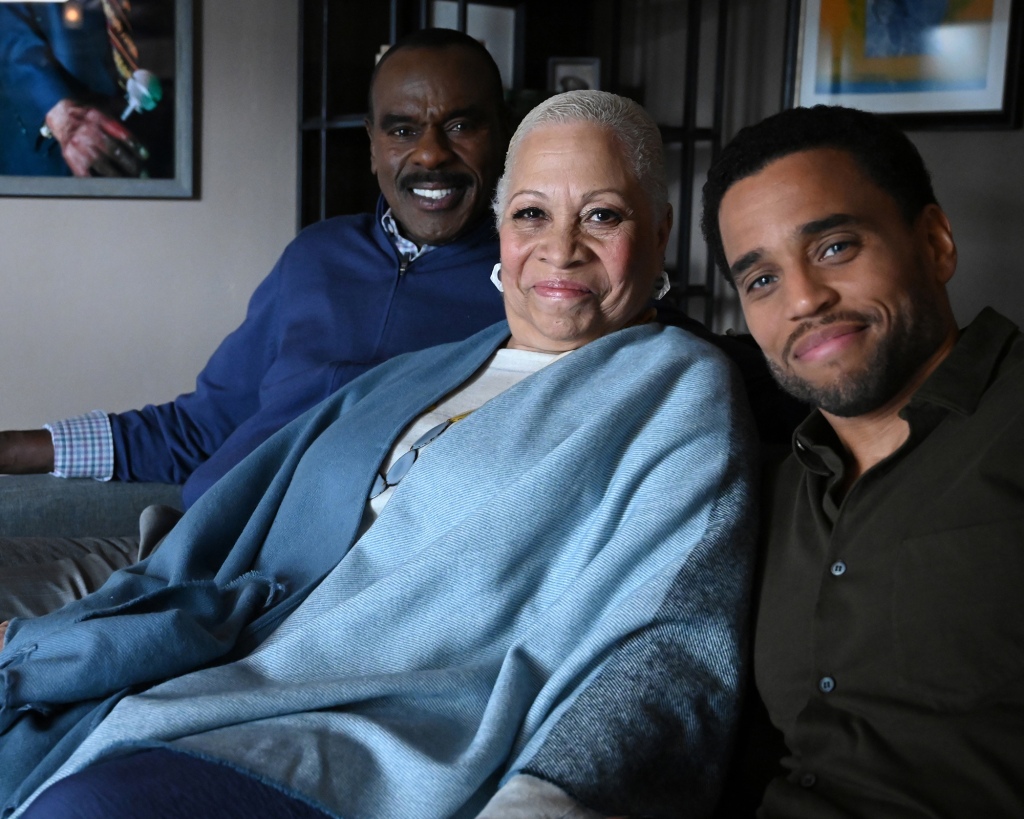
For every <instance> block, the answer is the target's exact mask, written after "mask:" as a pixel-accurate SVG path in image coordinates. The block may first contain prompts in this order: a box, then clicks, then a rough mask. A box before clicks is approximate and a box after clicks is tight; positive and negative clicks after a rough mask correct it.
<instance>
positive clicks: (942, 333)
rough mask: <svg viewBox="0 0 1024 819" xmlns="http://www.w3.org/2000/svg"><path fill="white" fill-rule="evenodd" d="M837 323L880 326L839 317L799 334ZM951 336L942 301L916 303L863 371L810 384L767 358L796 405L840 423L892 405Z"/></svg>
mask: <svg viewBox="0 0 1024 819" xmlns="http://www.w3.org/2000/svg"><path fill="white" fill-rule="evenodd" d="M838 320H853V321H857V322H861V323H864V324H866V325H868V326H871V325H877V324H878V323H879V319H878V318H877V317H876V316H870V315H866V314H861V313H841V314H835V315H832V316H828V317H827V318H826V320H825V321H824V322H818V323H816V324H813V325H807V326H806V329H804V328H801V329H800V330H798V331H797V333H799V334H803V332H806V331H807V330H810V329H813V328H814V327H819V326H821V325H822V324H830V323H832V322H834V321H838ZM797 333H794V336H793V338H791V342H792V341H794V340H795V339H796V337H797ZM948 334H949V328H948V326H947V324H946V320H945V316H944V313H943V311H942V309H941V307H940V305H939V302H938V300H937V299H927V298H925V299H914V300H912V301H911V302H910V304H908V305H907V306H905V307H904V309H903V310H901V311H900V312H899V313H898V314H896V315H895V317H894V321H893V324H892V327H891V329H890V332H889V333H888V335H886V336H884V337H882V338H881V339H880V340H879V342H878V344H877V345H876V347H875V349H874V351H873V352H872V353H871V355H870V356H869V358H868V360H867V361H866V362H864V364H863V366H861V367H859V368H858V369H856V370H845V371H844V370H839V371H837V373H836V376H835V378H834V379H833V380H832V381H831V382H830V383H824V384H815V383H811V382H810V381H807V380H806V379H803V378H801V377H799V376H797V375H795V374H793V373H792V372H790V371H788V370H786V369H784V368H783V367H782V366H781V365H780V364H778V363H777V362H775V361H772V360H771V359H768V369H769V370H771V373H772V376H773V377H774V378H775V380H776V381H777V382H778V384H779V386H780V387H782V389H783V390H785V391H786V392H788V393H789V394H790V395H792V396H793V397H794V398H796V399H797V400H799V401H802V402H804V403H805V404H810V405H811V406H812V407H817V408H818V409H820V410H822V411H824V412H827V413H829V414H831V415H835V416H838V417H840V418H853V417H856V416H858V415H865V414H867V413H869V412H873V411H874V410H876V409H878V408H879V407H882V406H884V405H885V404H886V403H888V402H889V401H891V400H892V399H893V398H894V397H895V396H896V395H897V394H898V393H899V392H900V391H901V390H903V389H904V388H905V387H906V386H907V385H908V384H909V383H911V382H912V381H913V379H914V377H915V376H916V375H917V373H918V372H919V371H920V370H921V368H922V367H923V366H924V365H925V363H926V362H927V361H928V360H929V359H930V358H931V357H932V355H933V354H934V353H935V351H936V350H938V348H939V347H940V346H941V345H942V343H943V341H945V339H946V337H947V336H948ZM787 346H788V345H787Z"/></svg>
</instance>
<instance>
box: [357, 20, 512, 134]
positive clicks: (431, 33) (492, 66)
mask: <svg viewBox="0 0 1024 819" xmlns="http://www.w3.org/2000/svg"><path fill="white" fill-rule="evenodd" d="M409 48H430V49H436V50H438V51H441V50H443V49H446V48H465V49H468V50H470V51H472V52H473V53H474V54H476V55H477V56H478V57H479V58H480V60H481V68H482V70H483V71H484V73H485V74H486V75H487V81H488V84H489V85H490V86H491V88H490V92H491V94H492V96H493V100H494V105H495V107H496V108H497V109H498V110H501V108H502V106H503V105H504V99H505V90H504V86H503V85H502V82H501V70H500V69H499V68H498V64H497V63H496V62H494V57H492V56H491V52H489V51H488V50H487V49H486V48H484V46H483V44H482V43H481V42H480V41H479V40H475V39H473V38H472V37H470V36H469V35H468V34H464V33H463V32H461V31H456V30H455V29H452V28H424V29H420V30H419V31H414V32H413V33H412V34H407V35H406V36H405V37H401V38H399V40H398V42H396V43H395V44H394V45H393V46H391V48H389V49H388V50H387V51H385V52H384V54H383V56H382V57H381V58H380V59H379V60H378V61H377V65H375V66H374V67H373V73H372V74H371V75H370V91H369V95H368V99H367V105H366V110H367V112H368V113H367V117H368V118H369V120H370V122H373V87H374V85H375V84H376V82H377V76H378V75H379V74H380V69H381V66H382V65H384V63H386V62H387V61H388V60H389V59H390V58H391V56H392V55H394V54H395V52H398V51H402V50H404V49H409Z"/></svg>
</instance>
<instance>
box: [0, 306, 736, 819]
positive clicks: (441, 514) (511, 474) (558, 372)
mask: <svg viewBox="0 0 1024 819" xmlns="http://www.w3.org/2000/svg"><path fill="white" fill-rule="evenodd" d="M506 335H507V329H506V328H505V327H504V326H503V325H499V326H498V327H495V328H491V329H490V330H488V331H485V332H484V333H481V334H479V335H478V336H477V337H474V338H473V339H470V340H469V341H468V342H463V343H460V344H456V345H447V346H445V347H443V348H435V349H434V350H429V351H425V352H423V353H416V354H412V355H410V356H405V357H402V358H400V359H396V360H394V361H393V362H390V363H389V364H387V365H385V366H384V367H381V368H378V370H377V371H375V372H374V373H371V374H369V377H368V380H369V381H370V383H368V384H363V383H362V382H363V380H364V379H360V380H358V381H356V382H353V384H352V385H350V387H349V388H346V389H345V390H343V391H342V392H341V393H339V394H338V395H337V396H335V397H334V398H332V399H331V400H329V401H328V402H325V403H324V404H323V405H321V406H320V407H319V408H318V409H316V410H314V411H313V412H312V413H310V414H307V416H305V417H304V418H302V419H300V420H299V421H297V422H296V423H295V424H293V425H291V426H289V427H288V428H286V429H285V430H283V431H282V433H281V434H279V435H278V436H276V437H275V438H273V439H272V440H271V441H269V442H268V443H267V444H266V445H265V446H264V447H263V448H261V449H260V450H258V451H257V453H255V454H254V455H253V456H252V457H251V458H249V459H248V460H247V461H245V462H244V463H243V464H242V465H240V467H238V468H237V469H236V470H234V471H233V472H232V473H231V474H230V475H229V476H228V478H227V479H226V480H225V481H224V482H223V483H222V484H219V485H218V486H217V487H216V488H215V489H214V490H213V491H212V492H210V493H208V495H207V496H206V497H205V498H204V499H203V501H202V502H201V503H200V504H198V505H197V506H196V507H195V508H194V509H193V510H192V511H191V512H190V513H189V514H188V515H187V516H186V517H185V518H184V519H183V521H182V524H184V525H183V526H182V525H179V527H178V528H176V529H175V531H174V533H173V535H174V537H173V539H171V540H169V542H167V543H165V544H164V545H163V546H162V547H161V549H160V550H159V551H158V552H157V554H156V555H155V556H154V558H153V559H152V560H151V561H150V562H149V564H148V565H147V566H143V567H142V568H141V569H139V570H136V571H135V572H129V573H122V576H120V577H115V579H114V581H112V583H111V584H110V586H109V587H105V588H104V590H102V591H101V593H100V594H99V595H95V596H94V597H96V598H98V599H97V600H92V601H86V603H85V604H83V605H79V606H75V607H73V609H72V611H70V612H69V611H67V610H64V611H62V612H60V613H58V614H57V615H55V616H51V617H48V618H41V619H40V620H38V621H25V622H16V623H15V624H14V625H13V626H12V629H11V637H12V639H11V641H10V644H9V646H8V648H7V649H5V650H4V651H3V653H2V654H0V666H2V667H3V670H2V672H0V673H2V674H3V684H4V701H3V710H2V711H0V715H2V716H3V717H4V718H5V719H6V720H7V722H8V725H9V726H10V728H9V730H8V733H7V734H6V735H4V736H3V737H0V764H8V763H11V764H20V765H21V774H20V776H21V779H22V780H23V781H22V782H21V783H19V782H13V781H10V780H12V779H14V778H15V777H14V775H12V774H10V773H8V774H7V777H8V780H9V781H8V782H7V783H6V785H7V792H11V791H16V792H15V793H14V795H13V796H12V797H11V802H12V803H17V802H20V801H22V800H24V799H25V798H26V797H27V796H28V795H29V793H30V791H31V790H33V789H35V788H36V787H37V786H39V785H40V783H44V780H45V781H52V779H51V780H46V777H47V776H49V774H50V773H51V772H53V771H54V770H55V769H56V768H57V766H58V765H60V764H61V763H62V762H64V760H66V759H67V758H68V756H69V755H70V761H68V762H66V764H63V766H62V767H60V769H59V771H58V772H57V774H56V777H61V776H64V775H67V774H68V773H70V772H73V771H75V770H78V769H80V768H82V767H83V766H85V765H88V764H89V763H90V762H91V761H94V760H96V759H99V758H101V757H103V756H106V755H109V754H111V753H118V752H121V751H123V750H124V749H126V748H132V747H138V746H140V745H151V744H164V743H169V744H170V746H171V747H173V748H176V749H179V750H185V751H189V752H192V753H196V754H199V755H202V756H206V757H210V758H215V759H219V760H226V761H228V762H230V763H231V764H233V765H235V766H237V767H238V768H240V769H242V770H245V771H249V772H251V773H253V774H254V775H257V776H259V777H260V778H261V779H264V780H266V781H269V782H272V783H274V784H276V785H278V786H279V787H282V788H283V789H285V790H287V791H288V792H290V793H293V794H295V795H298V796H300V797H301V798H304V799H307V800H308V801H310V802H311V803H313V804H315V805H317V806H319V807H321V808H323V809H325V810H327V811H329V812H331V813H333V814H335V815H337V816H339V817H355V816H361V817H362V816H380V817H403V816H410V817H412V816H416V817H445V816H472V815H474V813H476V812H477V811H478V810H479V809H480V808H481V807H482V805H483V803H484V802H486V800H487V799H488V798H489V797H490V796H491V795H492V794H493V793H494V792H495V790H496V788H497V787H498V785H499V782H500V781H502V780H503V778H504V779H507V778H508V777H510V776H511V775H513V774H514V773H516V772H525V773H531V774H534V775H536V776H539V777H541V778H543V779H547V780H549V781H552V782H555V783H556V784H558V785H559V786H560V787H562V788H563V789H565V790H566V791H568V792H569V793H571V794H573V795H574V796H575V797H577V798H578V799H580V800H581V801H582V802H584V803H585V804H587V805H589V806H591V807H593V808H595V809H598V810H602V811H605V812H607V813H630V814H633V815H649V816H669V815H679V814H681V813H684V812H685V814H686V815H688V816H689V815H692V816H700V815H706V814H707V813H708V811H709V810H710V809H711V806H712V805H713V803H714V799H715V797H716V795H717V790H718V787H719V784H720V781H721V774H722V766H723V761H724V759H725V757H726V755H727V751H728V745H729V741H730V738H731V731H732V727H733V724H734V720H735V717H736V704H737V689H738V680H739V679H740V675H741V648H742V642H743V626H744V623H745V619H746V605H745V597H746V593H747V587H748V581H749V572H750V563H751V557H752V536H753V532H754V522H753V518H752V514H751V509H752V496H753V494H754V493H753V490H752V488H751V474H752V473H753V471H754V469H755V467H756V456H755V454H754V453H753V452H752V451H751V449H750V447H749V442H750V434H749V428H748V426H749V425H748V424H747V420H746V418H745V412H746V411H745V409H743V408H741V404H742V398H741V397H740V396H739V394H738V387H737V386H736V384H735V380H734V378H733V377H732V374H731V373H730V371H729V368H728V365H727V364H726V363H725V362H724V361H723V359H722V358H721V356H720V355H719V354H718V353H716V352H714V351H713V350H712V348H710V347H709V346H707V345H706V344H704V343H702V342H700V341H697V340H696V339H694V338H693V337H691V336H689V335H687V334H686V333H684V332H682V331H679V330H675V329H664V328H660V327H657V326H652V325H647V326H643V327H637V328H631V329H628V330H625V331H620V332H619V333H616V334H614V335H612V336H609V337H606V338H604V339H601V340H599V341H597V342H594V343H592V344H589V345H587V346H586V347H584V348H582V349H580V350H578V351H576V352H574V353H572V354H571V355H569V356H566V357H565V358H563V359H561V360H560V361H558V362H556V363H554V364H552V365H550V366H548V367H547V368H545V369H544V370H542V371H540V372H539V373H536V374H534V375H532V376H530V377H529V378H527V379H526V380H525V381H523V382H521V383H520V384H518V385H517V386H515V387H513V388H512V389H510V390H508V391H507V392H505V393H503V394H502V395H500V396H498V397H497V398H495V399H493V400H492V401H490V402H489V403H488V404H486V405H485V406H484V407H482V408H481V409H479V410H478V411H477V412H475V413H474V414H473V415H472V416H470V418H469V419H467V420H466V421H463V422H462V423H460V424H457V425H455V426H454V427H452V428H451V429H450V430H449V431H448V432H446V433H445V434H444V435H443V436H442V437H441V438H440V439H438V441H437V442H435V443H434V444H432V445H431V446H430V447H428V448H427V449H426V450H424V451H423V454H422V456H421V457H420V459H419V461H418V462H417V464H416V466H415V468H414V469H413V470H412V472H411V473H410V474H409V476H408V477H407V478H406V479H405V480H404V481H403V483H402V485H401V486H400V487H399V489H398V491H396V493H395V495H394V497H393V498H392V500H391V501H390V503H389V504H388V506H387V507H386V508H385V509H384V512H383V514H382V515H381V517H380V518H379V519H378V521H377V522H376V523H375V524H374V526H373V527H372V528H371V529H370V530H369V531H368V532H367V534H366V535H364V536H363V538H362V539H361V540H360V541H359V542H358V543H356V544H355V545H352V546H351V548H350V544H351V541H352V538H353V533H354V532H355V529H356V526H357V525H358V519H359V516H360V515H359V514H356V513H353V512H352V507H353V506H355V507H357V511H358V512H359V513H361V509H362V505H361V504H362V501H363V499H365V496H366V491H367V490H368V488H369V484H370V481H371V479H372V476H373V473H374V472H375V470H376V467H377V465H378V464H379V463H380V461H381V460H382V459H383V453H384V451H385V450H386V448H387V446H388V445H389V444H390V442H391V441H392V440H393V439H394V438H395V437H396V436H397V435H398V433H399V432H400V431H401V429H402V428H403V427H404V426H405V425H406V423H408V421H409V420H410V419H411V418H412V417H415V415H417V414H418V413H419V412H420V411H422V410H423V409H425V408H426V407H427V406H429V405H430V404H431V403H433V402H435V401H436V400H437V399H438V398H439V397H441V396H442V395H444V394H445V393H446V392H448V391H450V390H451V389H452V388H453V387H454V386H457V385H458V384H460V383H462V381H464V380H465V378H466V377H468V375H469V374H471V373H472V372H473V371H475V370H476V369H477V368H478V367H479V366H480V364H481V363H482V362H483V361H484V360H486V358H487V357H488V356H489V355H490V353H491V352H493V350H494V348H495V347H496V346H498V345H500V344H501V343H502V342H503V341H504V338H505V337H506ZM381 371H383V372H381ZM353 430H358V433H354V432H353ZM377 439H380V441H381V443H380V444H379V445H377V444H375V445H373V446H368V445H367V444H366V441H367V440H377ZM318 573H322V574H326V575H327V576H326V579H324V580H323V582H319V585H317V583H318V581H319V580H320V576H319V575H318ZM125 575H127V576H125ZM311 589H312V593H311V594H308V596H307V592H308V591H309V590H311ZM132 594H134V595H135V597H131V596H130V595H132ZM300 603H301V605H299V604H300ZM171 607H181V608H171ZM286 612H291V615H290V616H289V617H287V619H283V617H282V614H283V613H286ZM83 618H84V619H83ZM282 620H283V622H282ZM274 629H276V630H274ZM271 631H272V632H273V633H272V634H270V632H271ZM268 634H270V636H269V638H267V635H268ZM243 655H244V656H243ZM237 657H241V659H234V658H237ZM232 659H234V661H233V662H229V663H228V664H225V665H221V666H219V667H213V668H205V669H203V670H199V671H196V672H194V673H191V674H186V675H185V676H179V675H181V674H183V673H185V672H188V671H190V670H192V669H196V668H202V667H203V666H206V665H209V664H210V663H211V662H217V661H224V660H232ZM154 668H155V669H156V670H154ZM175 677H176V678H175ZM168 678H174V679H170V680H169V681H168V682H165V683H163V684H161V685H156V686H155V687H152V688H149V690H147V691H144V692H143V693H138V694H135V695H134V696H130V697H128V698H126V699H123V700H122V701H121V702H120V703H119V704H118V705H116V707H114V708H113V711H112V712H111V713H110V714H109V716H107V717H106V718H105V719H103V720H102V721H100V717H102V716H103V715H104V714H106V713H107V711H109V710H110V708H111V707H112V706H113V704H114V702H116V701H117V699H118V692H119V691H121V690H122V689H123V688H125V687H126V686H131V685H136V686H137V685H139V684H140V683H147V682H152V681H156V680H160V679H168ZM111 695H114V696H113V697H111ZM103 697H107V698H109V699H107V700H106V702H105V703H104V704H102V705H100V706H98V707H96V708H94V707H93V706H88V707H87V708H86V709H83V708H79V709H75V710H73V711H71V712H69V713H68V714H66V715H65V716H62V717H59V718H58V719H57V721H56V722H57V730H55V731H49V730H43V731H40V730H39V725H40V724H42V725H44V726H46V725H48V722H47V721H46V720H43V721H41V722H40V721H39V720H38V718H36V719H33V720H29V721H28V722H30V723H33V725H28V723H27V722H26V719H25V718H24V717H22V718H21V719H19V718H18V714H19V713H24V710H22V711H18V710H17V709H27V710H29V711H35V712H46V711H50V710H55V711H56V712H60V711H61V709H62V706H61V704H62V703H74V702H76V701H78V700H81V699H88V698H103ZM97 708H98V710H97ZM87 709H92V710H88V711H87ZM86 711H87V714H88V715H87V716H86V717H85V718H84V720H83V719H82V714H83V713H85V712H86ZM97 724H98V727H97ZM69 725H70V733H68V734H67V735H66V737H65V741H64V743H63V745H58V746H57V747H56V748H55V749H54V751H53V752H52V753H51V755H50V757H49V758H48V759H46V760H43V762H42V764H40V765H38V766H36V767H35V768H34V771H26V770H25V769H26V767H27V766H26V765H25V764H24V763H20V762H14V760H15V758H16V757H17V755H18V754H17V752H16V747H15V745H14V744H15V743H18V742H23V745H22V746H21V747H22V748H29V749H34V750H35V753H36V756H37V757H39V756H41V753H40V750H46V749H48V748H51V747H52V746H53V745H54V737H55V736H56V735H57V734H60V733H62V732H63V731H65V730H68V727H69ZM76 747H77V750H75V748H76ZM36 761H38V759H37V760H33V765H34V764H35V762H36ZM2 770H3V768H0V771H2ZM3 775H4V774H3V773H0V776H3ZM19 784H20V785H21V789H20V790H19V789H18V786H19ZM44 786H45V784H44Z"/></svg>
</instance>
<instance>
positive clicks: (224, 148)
mask: <svg viewBox="0 0 1024 819" xmlns="http://www.w3.org/2000/svg"><path fill="white" fill-rule="evenodd" d="M200 5H201V7H202V8H201V14H202V31H203V43H202V56H201V60H200V65H201V67H202V69H201V73H202V76H201V79H200V82H199V83H198V85H199V87H200V89H201V92H200V93H201V105H200V108H199V111H198V113H199V116H200V123H201V141H200V145H199V147H198V151H197V153H198V156H199V158H200V162H201V168H202V177H201V179H200V191H201V194H202V198H201V199H197V200H194V201H174V200H163V201H158V200H99V199H95V200H83V199H79V200H75V199H42V198H38V199H36V198H11V197H0V282H2V283H3V290H2V296H0V429H3V428H12V427H13V428H23V427H36V426H38V425H39V424H40V423H43V422H45V421H47V420H51V419H55V418H60V417H64V416H66V415H68V414H77V413H78V412H82V411H86V410H89V409H94V408H101V409H106V410H122V409H128V408H130V407H133V406H139V405H141V404H143V403H146V402H158V401H164V400H168V399H170V398H173V397H174V396H175V395H176V394H178V393H179V392H182V391H185V390H188V389H191V387H192V386H193V384H194V379H195V375H196V373H197V372H198V371H199V369H200V368H201V367H202V366H203V364H204V363H205V361H206V359H207V357H208V356H209V355H210V353H211V352H212V351H213V350H214V348H215V347H216V345H217V343H218V342H219V341H220V339H222V338H223V337H224V336H225V335H226V334H227V333H228V332H229V331H230V330H231V329H233V328H234V327H235V326H237V325H238V323H239V322H240V321H241V320H242V318H243V316H244V315H245V305H246V302H247V301H248V298H249V296H250V295H251V293H252V291H253V289H254V288H255V286H256V284H257V283H259V281H260V280H261V279H262V278H263V277H264V276H265V275H266V274H267V272H268V271H269V269H270V267H271V266H272V265H273V263H274V261H275V259H276V257H277V255H278V254H279V253H280V251H281V249H282V248H283V247H284V245H285V244H286V243H287V242H288V240H289V239H290V238H291V237H292V236H293V235H294V232H295V224H296V196H295V191H296V174H297V150H298V149H297V139H296V116H297V113H296V112H297V93H298V92H297V89H298V76H297V71H298V66H297V59H296V43H297V38H298V31H297V27H298V0H205V2H202V3H201V4H200Z"/></svg>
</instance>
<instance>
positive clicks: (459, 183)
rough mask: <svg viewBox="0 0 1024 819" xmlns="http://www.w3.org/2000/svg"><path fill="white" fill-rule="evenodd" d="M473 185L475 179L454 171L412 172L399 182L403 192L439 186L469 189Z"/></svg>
mask: <svg viewBox="0 0 1024 819" xmlns="http://www.w3.org/2000/svg"><path fill="white" fill-rule="evenodd" d="M472 184H473V177H471V176H470V175H469V174H467V173H457V172H454V171H412V172H410V173H408V174H406V175H405V176H403V177H402V178H401V179H400V180H398V186H399V188H401V189H402V190H403V191H409V190H412V189H413V188H419V187H422V186H424V185H438V186H439V187H442V188H468V187H469V186H470V185H472Z"/></svg>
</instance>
